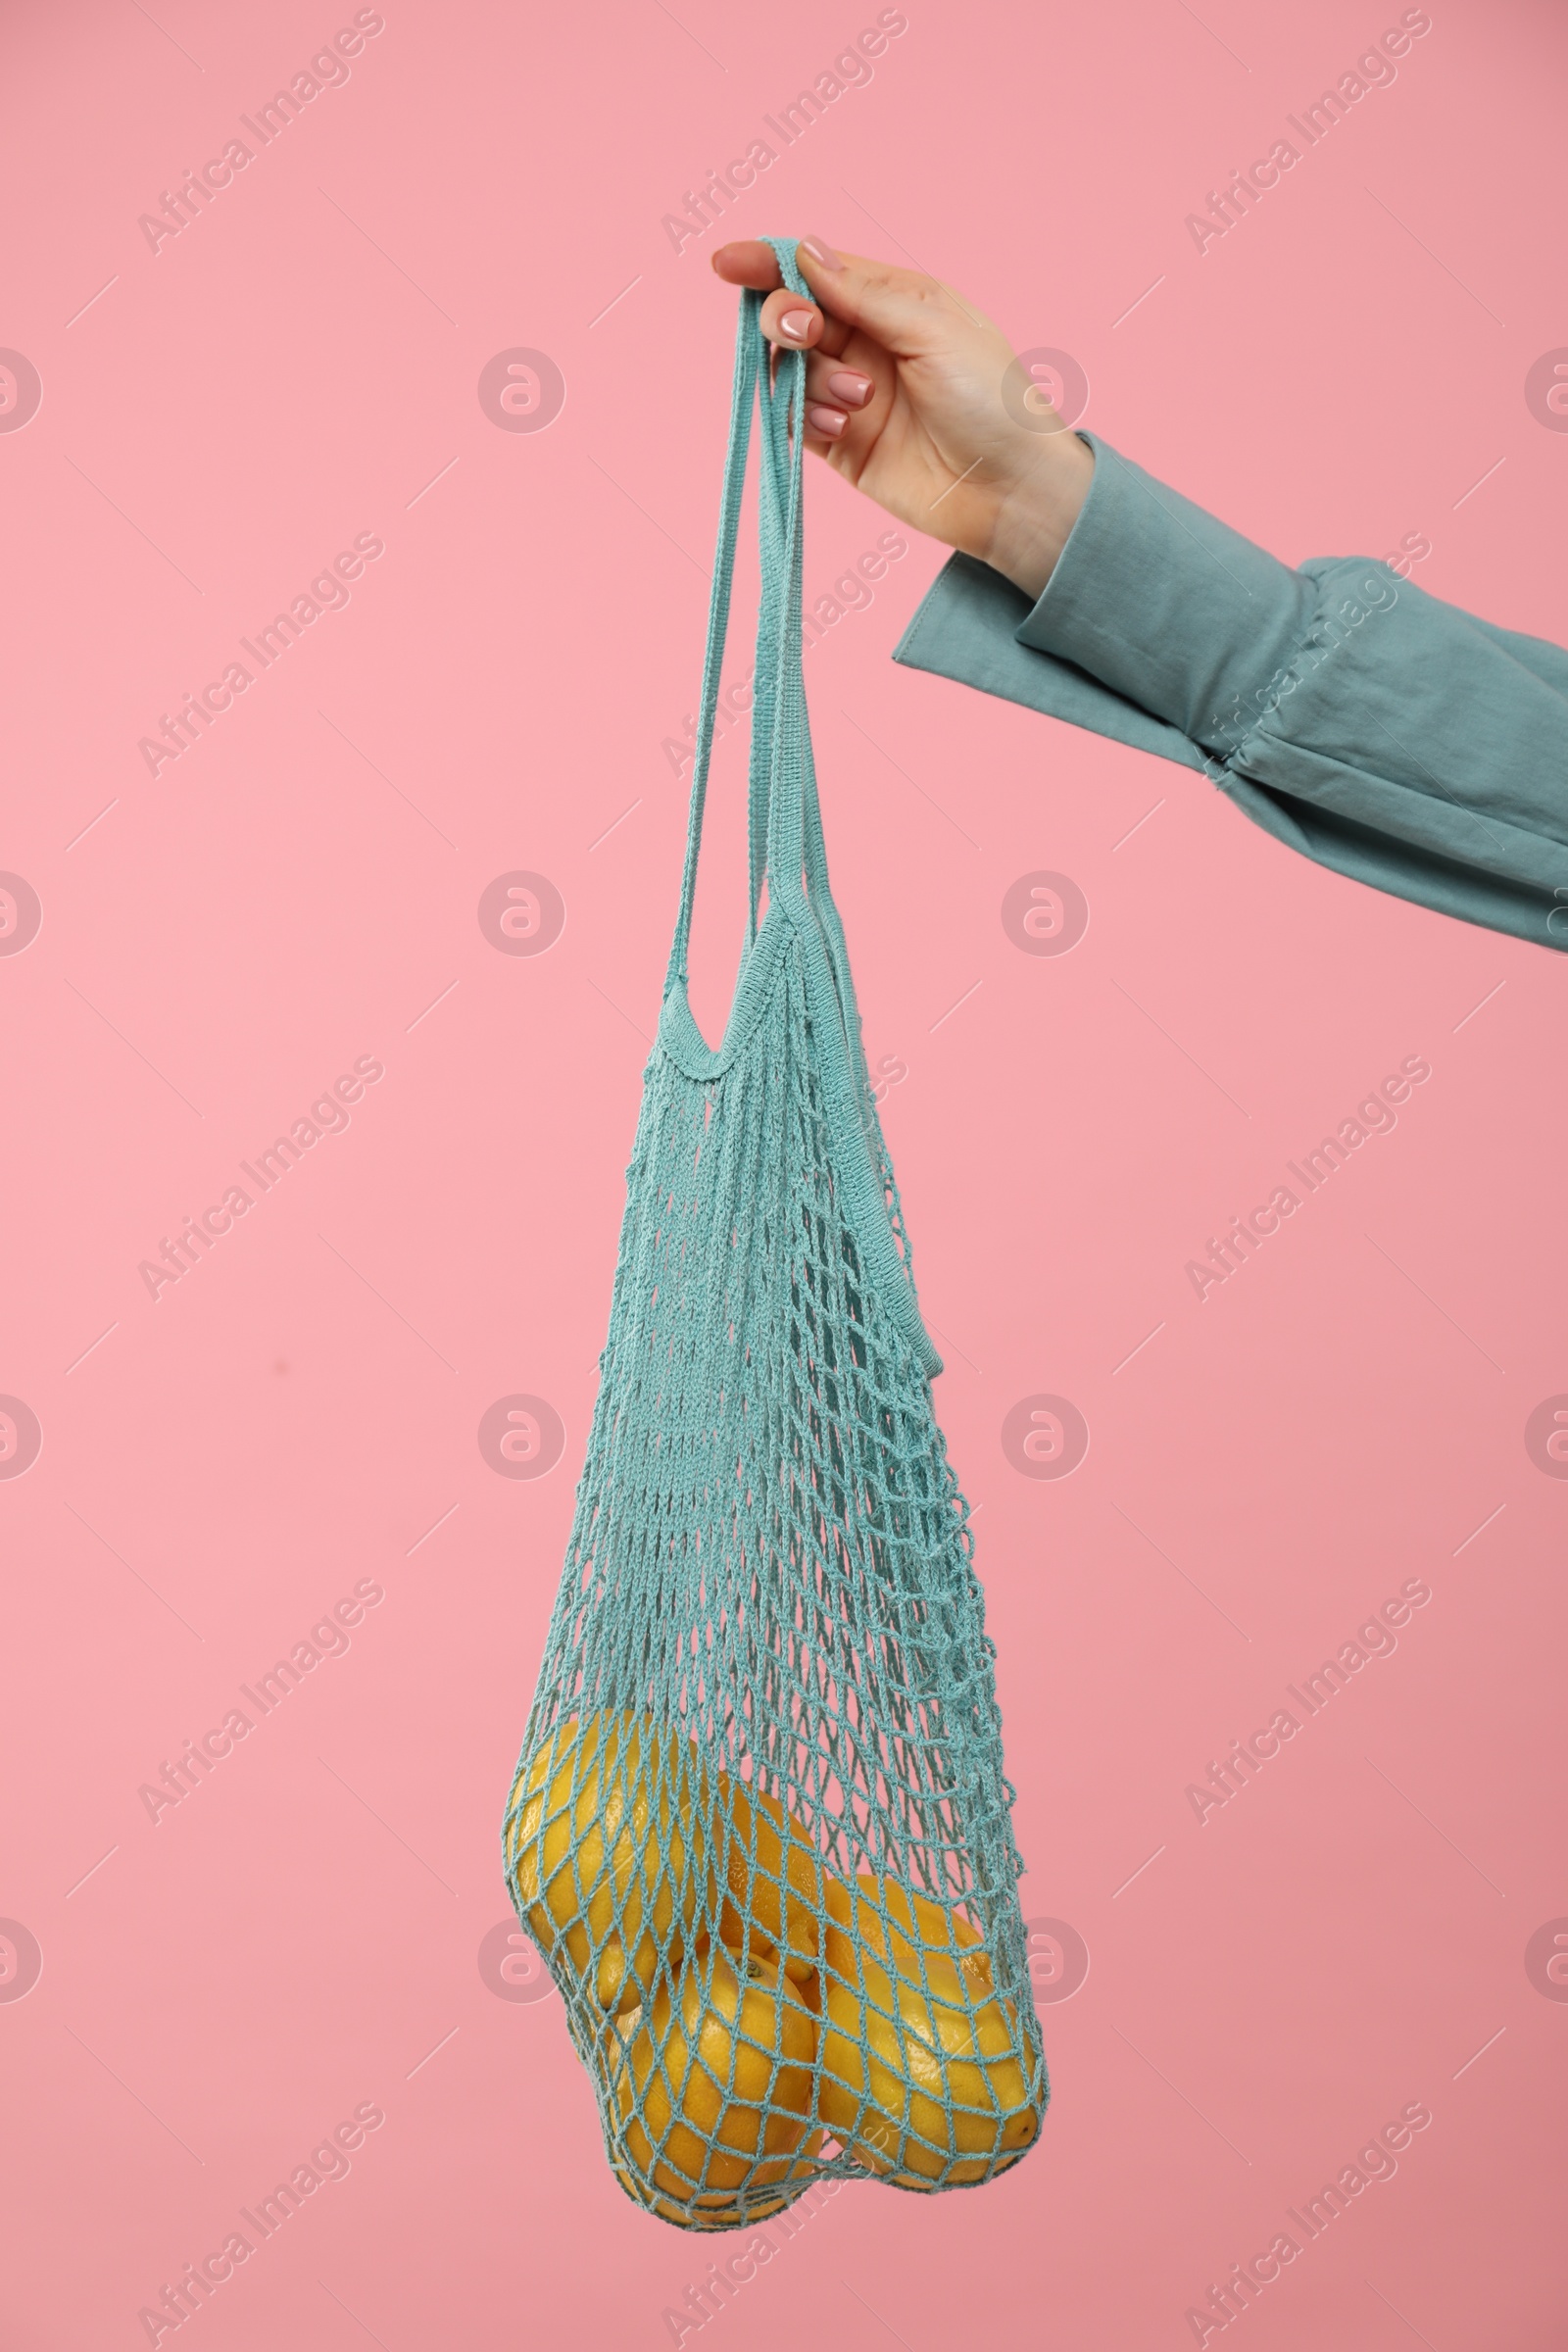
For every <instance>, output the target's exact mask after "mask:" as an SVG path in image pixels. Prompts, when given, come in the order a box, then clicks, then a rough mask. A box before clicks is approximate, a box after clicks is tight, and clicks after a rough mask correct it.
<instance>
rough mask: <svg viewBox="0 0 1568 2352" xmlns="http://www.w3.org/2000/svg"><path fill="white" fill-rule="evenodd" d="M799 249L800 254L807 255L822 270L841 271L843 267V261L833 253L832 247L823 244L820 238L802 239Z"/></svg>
mask: <svg viewBox="0 0 1568 2352" xmlns="http://www.w3.org/2000/svg"><path fill="white" fill-rule="evenodd" d="M800 249H801V251H802V253H809V255H810V257H811V259H812V261H813V262H815V263H817V264H818V266H819V267H820V268H821V269H823V270H842V269H843V267H844V264H843V261H842V260H841V259H840V257H839V255H838V254H836V253H835V252H834V250H833V248H832V246H831V245H826V244H824V243H823V241H822V239H821V238H820V237H803V238H802V239H801V247H800Z"/></svg>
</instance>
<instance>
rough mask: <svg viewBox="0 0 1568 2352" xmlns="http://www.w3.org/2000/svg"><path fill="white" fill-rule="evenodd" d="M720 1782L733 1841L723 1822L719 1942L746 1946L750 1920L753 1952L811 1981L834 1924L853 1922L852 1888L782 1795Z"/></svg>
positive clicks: (718, 1829) (729, 1777) (719, 1827)
mask: <svg viewBox="0 0 1568 2352" xmlns="http://www.w3.org/2000/svg"><path fill="white" fill-rule="evenodd" d="M717 1783H718V1807H719V1812H720V1815H721V1816H727V1828H728V1836H727V1838H725V1836H724V1826H725V1825H724V1823H723V1822H722V1821H719V1822H715V1825H714V1829H713V1838H714V1843H715V1846H716V1845H717V1844H719V1843H721V1842H722V1843H723V1845H724V1880H725V1892H726V1897H727V1899H726V1901H725V1903H724V1906H723V1912H722V1915H721V1918H720V1923H719V1936H720V1939H721V1940H722V1941H723V1942H725V1943H727V1944H731V1945H733V1946H734V1947H735V1948H736V1949H740V1948H741V1947H742V1943H743V1936H744V1930H743V1927H742V1922H745V1923H747V1924H748V1925H749V1928H750V1931H751V1933H750V1940H749V1944H748V1946H747V1948H749V1949H750V1950H752V1951H755V1952H757V1953H758V1954H759V1956H760V1957H764V1958H765V1957H766V1956H767V1955H768V1954H769V1953H771V1952H782V1953H783V1955H784V1964H783V1965H784V1973H785V1975H786V1976H787V1977H790V1978H791V1979H793V1980H794V1981H795V1982H797V1983H798V1984H801V1983H804V1982H805V1981H806V1980H807V1978H808V1977H809V1974H810V1972H811V1971H813V1970H814V1969H816V1968H817V1967H818V1966H819V1965H820V1963H821V1960H822V1956H823V1953H824V1950H825V1949H826V1940H825V1939H826V1936H827V1933H828V1931H829V1928H830V1923H831V1922H833V1921H835V1920H836V1921H838V1922H839V1923H840V1924H841V1925H847V1924H848V1922H849V1918H850V1913H851V1897H850V1890H849V1888H848V1887H846V1886H845V1884H844V1882H843V1880H842V1879H840V1878H838V1877H837V1876H836V1875H835V1874H834V1872H832V1871H830V1870H829V1869H828V1868H827V1866H826V1864H825V1863H824V1862H823V1860H822V1858H821V1855H820V1854H819V1853H818V1851H817V1848H816V1841H815V1839H814V1838H811V1837H810V1836H809V1834H808V1833H807V1831H806V1830H804V1829H803V1828H802V1826H801V1824H800V1823H799V1822H798V1821H797V1820H796V1818H795V1816H794V1814H793V1813H790V1812H788V1811H787V1810H786V1809H785V1807H784V1806H783V1805H782V1804H781V1803H780V1802H779V1800H778V1798H777V1797H776V1796H769V1795H768V1794H767V1792H766V1791H765V1790H764V1789H757V1788H755V1787H753V1786H752V1785H751V1784H750V1783H748V1782H744V1781H739V1780H737V1779H736V1778H735V1777H734V1775H733V1774H731V1773H726V1772H721V1773H719V1774H718V1775H717Z"/></svg>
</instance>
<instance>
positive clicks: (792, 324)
mask: <svg viewBox="0 0 1568 2352" xmlns="http://www.w3.org/2000/svg"><path fill="white" fill-rule="evenodd" d="M815 317H816V313H815V312H814V311H789V312H786V314H785V316H784V317H783V318H782V319H780V320H779V322H778V331H779V333H780V334H781V335H788V337H789V339H790V341H791V342H792V343H804V342H805V341H806V338H807V336H808V335H809V333H810V331H811V321H812V319H814V318H815Z"/></svg>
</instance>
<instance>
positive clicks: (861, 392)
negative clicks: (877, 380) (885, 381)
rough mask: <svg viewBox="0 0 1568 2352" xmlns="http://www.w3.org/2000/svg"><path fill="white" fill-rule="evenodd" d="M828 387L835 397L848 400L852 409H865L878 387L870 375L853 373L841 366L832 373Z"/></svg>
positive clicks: (828, 380)
mask: <svg viewBox="0 0 1568 2352" xmlns="http://www.w3.org/2000/svg"><path fill="white" fill-rule="evenodd" d="M827 388H828V390H829V391H830V392H831V393H832V394H833V396H834V398H835V399H837V400H843V401H848V403H849V405H850V407H851V408H852V409H863V408H864V406H865V404H866V402H867V401H868V400H869V399H870V397H871V394H872V393H873V391H874V390H875V389H876V387H875V385H874V384H873V383H872V381H871V378H870V377H869V376H868V375H855V374H852V373H851V371H850V369H849V368H839V369H838V370H837V371H836V373H834V374H832V375H830V376H829V377H828V379H827Z"/></svg>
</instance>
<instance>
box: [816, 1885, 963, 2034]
mask: <svg viewBox="0 0 1568 2352" xmlns="http://www.w3.org/2000/svg"><path fill="white" fill-rule="evenodd" d="M850 1891H851V1894H852V1897H853V1910H852V1911H851V1913H850V1914H849V1918H848V1922H847V1924H846V1923H844V1922H843V1921H837V1922H836V1923H835V1925H834V1926H833V1927H832V1928H830V1929H829V1931H828V1936H827V1946H826V1957H827V1964H828V1966H829V1968H830V1969H832V1970H834V1971H835V1972H836V1973H837V1974H838V1975H840V1976H842V1977H844V1978H846V1979H847V1980H848V1982H849V1983H850V1985H853V1986H854V1987H855V1988H856V1990H857V1991H858V1988H859V1978H858V1974H857V1970H856V1964H855V1954H854V1946H853V1943H852V1942H851V1940H850V1935H849V1930H850V1929H853V1930H854V1931H855V1932H856V1933H858V1936H860V1938H861V1940H862V1942H863V1943H864V1944H865V1945H866V1947H867V1949H868V1951H869V1952H870V1955H871V1957H872V1958H873V1959H876V1960H880V1961H881V1962H882V1964H883V1965H884V1967H886V1968H887V1969H888V1970H889V1971H890V1973H891V1974H893V1975H894V1976H897V1977H901V1978H904V1979H906V1980H907V1982H909V1983H911V1984H913V1985H916V1986H917V1987H918V1986H922V1985H924V1984H925V1983H926V1982H927V1981H929V1983H930V1985H931V1989H932V1990H933V1992H936V1993H938V1994H939V1995H940V1996H941V1997H943V1998H951V1999H954V2000H956V2002H957V2004H958V2006H959V2007H960V2008H962V2007H963V2006H964V2005H965V1995H966V1994H967V1999H968V2000H970V2001H980V2000H983V1999H985V1998H986V1997H987V1996H988V1995H989V1994H990V1992H991V1990H992V1980H991V1955H990V1953H989V1952H988V1951H987V1950H986V1948H985V1946H984V1944H983V1943H982V1941H981V1939H980V1931H979V1929H978V1928H973V1927H971V1926H970V1925H969V1922H968V1921H967V1920H966V1919H959V1918H957V1917H956V1915H955V1914H954V1913H952V1912H950V1911H948V1910H945V1909H944V1907H943V1905H942V1904H941V1903H939V1902H936V1901H934V1900H933V1899H932V1898H931V1896H929V1895H925V1894H917V1893H916V1892H915V1890H914V1889H913V1888H912V1887H906V1886H905V1885H904V1883H903V1882H902V1880H899V1879H878V1878H872V1877H868V1876H863V1877H861V1878H858V1879H857V1880H856V1882H855V1885H854V1887H853V1888H851V1890H850ZM922 1962H923V1963H924V1973H923V1974H922ZM933 1963H943V1964H946V1967H947V1969H948V1972H949V1975H950V1976H951V1972H952V1970H953V1968H955V1967H956V1968H957V1969H958V1970H959V1971H960V1973H961V1977H962V1985H956V1986H953V1987H952V1989H951V1991H950V1990H949V1989H948V1987H947V1985H945V1983H944V1981H943V1977H942V1971H941V1967H940V1966H934V1965H933Z"/></svg>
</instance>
